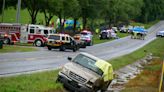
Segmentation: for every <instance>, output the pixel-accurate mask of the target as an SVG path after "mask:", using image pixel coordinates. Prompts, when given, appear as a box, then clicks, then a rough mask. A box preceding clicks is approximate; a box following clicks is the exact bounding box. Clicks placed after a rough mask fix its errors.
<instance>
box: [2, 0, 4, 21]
mask: <svg viewBox="0 0 164 92" xmlns="http://www.w3.org/2000/svg"><path fill="white" fill-rule="evenodd" d="M4 10H5V0H3V7H2V23H3V16H4Z"/></svg>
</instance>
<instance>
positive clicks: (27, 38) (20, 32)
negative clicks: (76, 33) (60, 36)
mask: <svg viewBox="0 0 164 92" xmlns="http://www.w3.org/2000/svg"><path fill="white" fill-rule="evenodd" d="M53 33H54V29H53V28H51V27H45V26H43V25H33V24H28V25H21V24H10V23H0V35H1V36H3V37H4V44H14V43H16V42H20V43H33V44H34V45H35V46H38V47H39V46H43V45H44V44H45V43H46V42H47V38H46V36H47V35H48V34H53Z"/></svg>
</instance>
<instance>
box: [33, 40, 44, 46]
mask: <svg viewBox="0 0 164 92" xmlns="http://www.w3.org/2000/svg"><path fill="white" fill-rule="evenodd" d="M34 45H35V46H36V47H41V46H43V42H42V41H41V40H36V41H35V42H34Z"/></svg>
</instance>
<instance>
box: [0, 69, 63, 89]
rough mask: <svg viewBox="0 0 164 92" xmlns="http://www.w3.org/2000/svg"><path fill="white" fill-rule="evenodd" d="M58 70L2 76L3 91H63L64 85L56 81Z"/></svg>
mask: <svg viewBox="0 0 164 92" xmlns="http://www.w3.org/2000/svg"><path fill="white" fill-rule="evenodd" d="M57 73H58V71H50V72H42V73H36V74H32V75H30V74H29V75H28V74H27V75H19V76H15V77H7V78H0V81H1V82H0V91H1V92H54V90H55V92H61V91H62V90H63V89H62V85H61V84H57V83H55V79H56V77H57Z"/></svg>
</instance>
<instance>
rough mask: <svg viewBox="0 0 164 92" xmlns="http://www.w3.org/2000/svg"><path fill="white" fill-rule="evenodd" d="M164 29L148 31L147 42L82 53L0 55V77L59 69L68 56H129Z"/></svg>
mask: <svg viewBox="0 0 164 92" xmlns="http://www.w3.org/2000/svg"><path fill="white" fill-rule="evenodd" d="M162 29H164V21H161V22H159V23H157V24H156V25H154V26H152V27H151V28H149V29H148V31H149V33H148V35H147V36H146V39H145V40H137V39H130V36H128V37H124V38H121V39H117V40H114V41H111V42H106V43H102V44H97V45H94V46H90V47H87V48H86V49H80V51H77V52H72V51H69V50H68V51H65V52H60V51H58V50H52V51H48V50H47V48H40V49H41V50H40V51H35V52H16V53H4V54H0V76H11V75H16V74H24V73H31V72H38V71H44V70H52V69H57V68H59V67H61V66H62V65H64V64H65V63H67V62H68V61H67V57H68V56H75V55H76V54H78V53H80V52H87V53H90V54H93V55H95V56H97V57H99V58H102V59H105V60H109V59H112V58H115V57H118V56H122V55H125V54H129V53H131V52H133V51H135V50H137V49H139V48H141V47H143V46H144V45H146V44H148V43H149V42H151V41H152V40H154V39H156V35H155V34H156V31H159V30H162Z"/></svg>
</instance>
